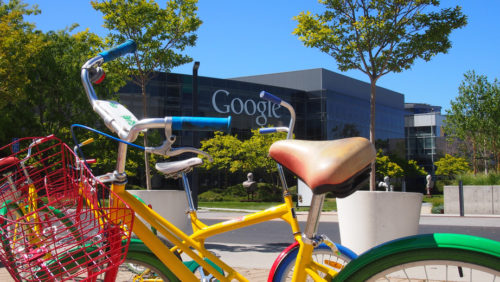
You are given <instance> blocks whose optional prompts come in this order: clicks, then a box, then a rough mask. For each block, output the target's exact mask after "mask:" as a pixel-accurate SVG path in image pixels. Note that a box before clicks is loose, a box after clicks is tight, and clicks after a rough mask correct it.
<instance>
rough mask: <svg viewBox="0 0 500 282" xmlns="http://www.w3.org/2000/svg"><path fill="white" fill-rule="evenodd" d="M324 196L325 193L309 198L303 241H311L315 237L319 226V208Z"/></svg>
mask: <svg viewBox="0 0 500 282" xmlns="http://www.w3.org/2000/svg"><path fill="white" fill-rule="evenodd" d="M325 196H326V193H323V194H319V195H313V198H312V200H311V207H310V208H309V213H308V215H307V222H306V228H305V229H304V237H305V238H304V239H305V242H311V240H313V239H314V238H315V237H316V233H317V232H318V226H319V218H320V216H321V210H322V209H323V203H324V200H325ZM312 242H314V241H312ZM313 244H314V243H313Z"/></svg>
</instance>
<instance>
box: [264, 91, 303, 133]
mask: <svg viewBox="0 0 500 282" xmlns="http://www.w3.org/2000/svg"><path fill="white" fill-rule="evenodd" d="M260 98H262V99H264V100H267V101H270V102H271V103H274V104H277V105H280V106H283V107H285V108H286V109H287V110H288V111H289V112H290V124H289V125H288V128H287V127H274V128H261V129H259V133H262V134H267V133H274V132H283V131H284V132H288V134H287V135H286V139H292V135H293V128H294V126H295V119H296V117H295V110H294V109H293V107H292V105H290V104H289V103H287V102H286V101H284V100H281V99H280V98H278V97H276V96H274V95H273V94H271V93H269V92H267V91H261V92H260ZM273 129H275V131H273Z"/></svg>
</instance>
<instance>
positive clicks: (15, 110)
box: [0, 0, 125, 144]
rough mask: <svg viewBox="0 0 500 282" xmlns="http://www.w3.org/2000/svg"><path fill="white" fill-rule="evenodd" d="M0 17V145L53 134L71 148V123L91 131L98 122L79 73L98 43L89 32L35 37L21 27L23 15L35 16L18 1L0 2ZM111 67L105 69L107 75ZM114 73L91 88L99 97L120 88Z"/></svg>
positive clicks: (26, 27) (99, 46)
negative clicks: (28, 137) (14, 140)
mask: <svg viewBox="0 0 500 282" xmlns="http://www.w3.org/2000/svg"><path fill="white" fill-rule="evenodd" d="M0 11H1V12H0V15H1V17H2V21H1V22H0V33H1V40H0V48H1V51H0V56H1V60H0V76H1V80H0V81H1V82H0V88H1V89H2V90H1V91H2V93H1V95H2V98H4V97H5V98H6V99H2V102H0V109H1V110H2V119H0V141H1V142H2V144H5V143H8V142H10V141H11V139H12V138H13V137H24V136H42V135H48V134H56V136H58V137H60V138H61V139H63V140H64V141H66V142H71V143H72V140H71V139H70V137H69V127H70V125H71V124H72V123H83V124H91V125H94V124H96V122H97V119H98V116H97V115H96V114H95V113H94V112H93V111H92V109H91V107H90V104H89V102H88V100H87V97H86V95H85V92H84V89H83V87H82V85H81V79H80V70H81V66H82V64H83V63H84V62H85V61H86V60H87V59H88V58H90V57H92V56H95V55H96V53H97V52H98V51H100V50H102V47H103V42H102V39H101V38H100V37H98V36H97V35H95V34H93V33H90V32H88V31H84V32H80V33H76V34H70V32H71V31H72V29H71V28H70V29H67V30H62V31H58V32H54V31H50V32H47V33H43V32H41V31H38V30H36V27H35V26H34V25H32V24H29V23H25V22H24V21H23V15H28V14H31V13H35V12H34V11H33V10H30V9H29V8H28V7H27V6H26V5H25V4H22V3H21V2H20V1H12V0H11V1H10V2H9V3H8V4H4V3H3V2H0ZM37 12H38V11H37ZM4 19H5V21H4ZM74 26H76V25H74ZM114 66H116V64H115V65H113V64H109V65H108V66H107V70H108V69H109V68H111V69H113V68H114ZM116 73H119V72H115V71H111V72H110V75H108V77H107V79H106V80H105V82H104V83H102V84H101V85H99V86H97V87H96V91H97V92H98V93H99V96H102V97H111V95H112V93H114V92H115V91H117V90H118V89H119V88H120V87H121V86H123V85H124V82H125V80H124V79H123V76H121V75H117V74H116ZM4 87H5V88H4ZM3 89H6V91H4V90H3ZM8 97H11V98H8Z"/></svg>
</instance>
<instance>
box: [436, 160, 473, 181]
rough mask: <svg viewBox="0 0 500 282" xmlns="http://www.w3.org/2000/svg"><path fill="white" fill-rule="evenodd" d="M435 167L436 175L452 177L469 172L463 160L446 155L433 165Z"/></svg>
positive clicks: (467, 165)
mask: <svg viewBox="0 0 500 282" xmlns="http://www.w3.org/2000/svg"><path fill="white" fill-rule="evenodd" d="M434 164H435V165H436V166H437V170H436V175H441V176H446V177H453V176H455V175H458V174H461V173H465V172H467V171H469V164H468V163H467V161H466V160H465V159H464V158H461V157H454V156H452V155H449V154H446V155H445V156H444V157H442V158H441V159H439V160H438V161H436V162H435V163H434Z"/></svg>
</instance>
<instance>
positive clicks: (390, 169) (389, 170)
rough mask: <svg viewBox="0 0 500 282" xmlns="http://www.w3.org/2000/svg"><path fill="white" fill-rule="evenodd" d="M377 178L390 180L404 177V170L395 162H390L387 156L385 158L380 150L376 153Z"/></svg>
mask: <svg viewBox="0 0 500 282" xmlns="http://www.w3.org/2000/svg"><path fill="white" fill-rule="evenodd" d="M376 163H377V166H376V167H377V172H376V175H377V178H379V179H384V176H389V177H390V178H399V177H403V176H404V170H403V169H402V168H401V167H400V166H399V165H398V164H397V163H395V162H393V161H391V159H390V158H389V156H385V155H384V154H383V153H382V150H378V151H377V159H376Z"/></svg>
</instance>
